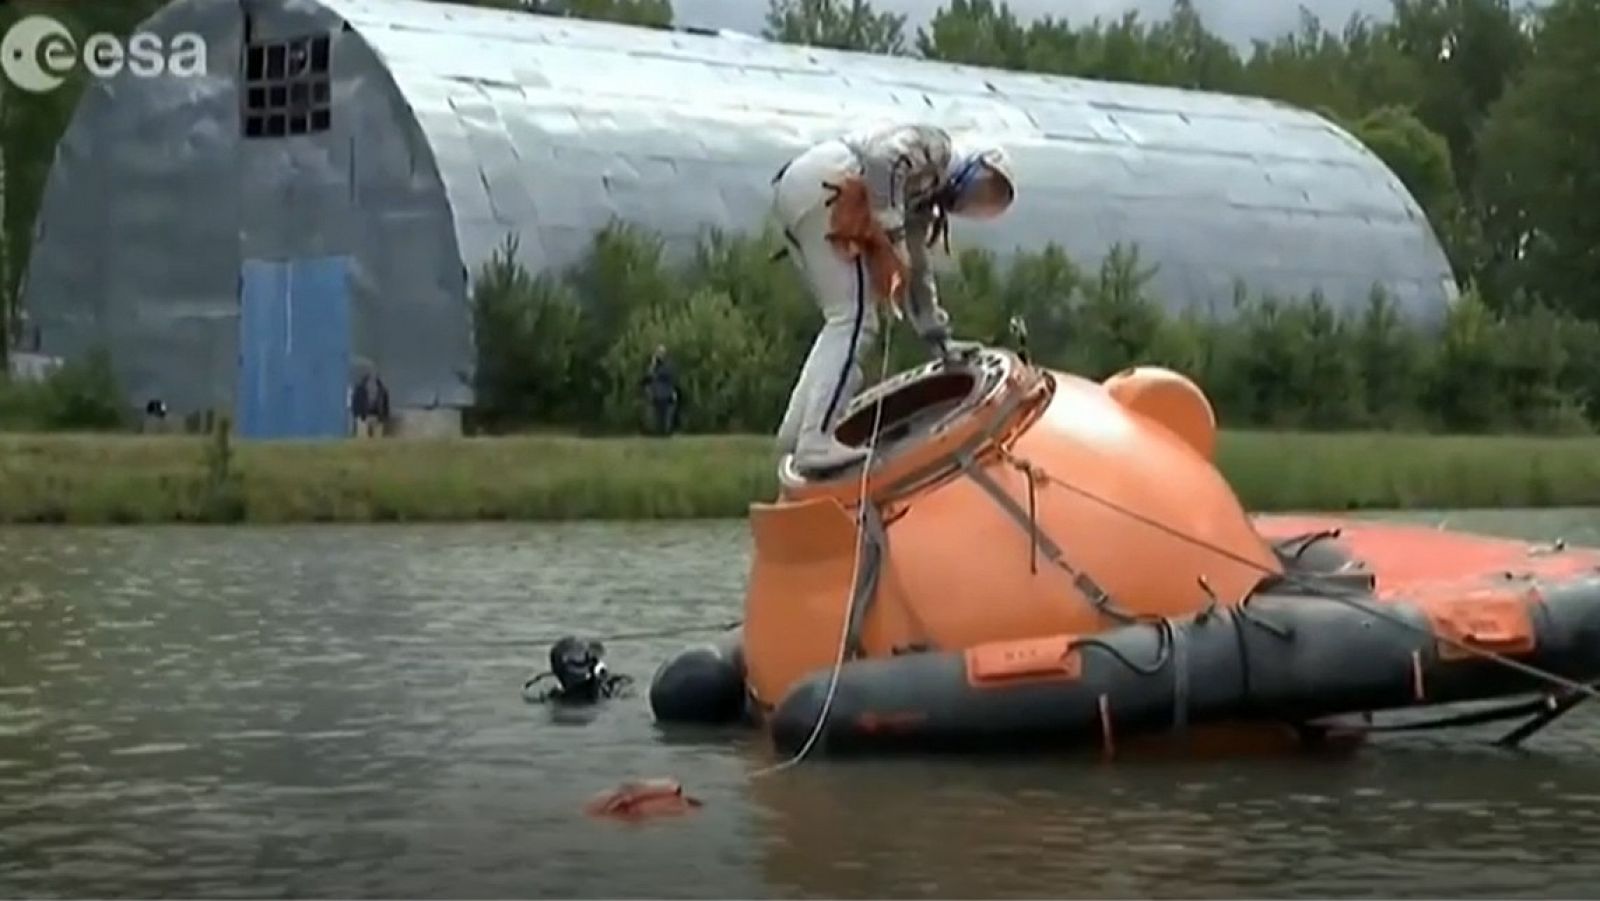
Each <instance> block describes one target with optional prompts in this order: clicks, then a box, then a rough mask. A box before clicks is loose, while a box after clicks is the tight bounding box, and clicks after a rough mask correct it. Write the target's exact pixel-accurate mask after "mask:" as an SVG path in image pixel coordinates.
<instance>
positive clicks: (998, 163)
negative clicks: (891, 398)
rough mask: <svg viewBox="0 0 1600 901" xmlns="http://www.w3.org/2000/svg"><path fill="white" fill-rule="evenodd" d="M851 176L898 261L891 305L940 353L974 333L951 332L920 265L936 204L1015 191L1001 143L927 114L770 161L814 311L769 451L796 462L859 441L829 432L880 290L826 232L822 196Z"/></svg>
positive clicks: (867, 339)
mask: <svg viewBox="0 0 1600 901" xmlns="http://www.w3.org/2000/svg"><path fill="white" fill-rule="evenodd" d="M853 177H854V178H859V179H860V180H861V181H862V182H864V183H865V185H866V194H867V197H868V198H869V200H870V206H871V218H872V221H873V222H874V223H875V224H876V226H877V227H878V228H879V229H881V230H882V235H883V236H885V237H886V238H887V243H888V245H889V246H891V247H892V248H893V251H894V255H895V257H897V258H898V260H899V264H900V266H902V267H903V268H904V281H903V295H904V298H905V302H904V303H903V304H900V305H898V309H901V310H903V311H904V313H905V315H906V317H907V318H908V319H909V320H910V321H911V324H912V326H913V328H915V330H916V332H917V334H918V335H919V336H921V337H922V339H923V340H924V341H927V342H928V343H929V345H930V346H931V348H932V350H933V351H934V352H935V353H937V354H938V355H939V356H941V357H944V358H946V359H948V358H950V357H953V356H958V355H961V354H965V353H969V352H971V351H972V350H974V349H975V348H976V345H973V344H970V343H967V342H953V341H951V337H950V328H949V316H948V314H947V313H946V312H945V310H944V308H943V307H942V306H941V305H940V303H939V297H938V288H937V285H936V283H935V281H934V275H933V271H932V269H931V267H930V266H929V265H928V252H929V248H930V245H931V244H932V243H933V241H934V239H935V238H936V237H938V231H939V227H940V226H941V225H942V224H943V217H944V216H945V215H959V216H971V217H976V218H990V217H993V216H998V215H1000V214H1001V213H1002V212H1004V211H1005V210H1006V209H1007V208H1009V207H1010V205H1011V202H1012V199H1013V198H1014V196H1015V185H1014V181H1013V178H1012V175H1011V171H1010V164H1009V161H1008V159H1007V157H1006V154H1005V152H1004V151H1003V150H1002V149H1000V148H999V147H997V146H994V145H993V144H988V143H984V142H981V141H977V140H972V141H964V140H960V139H953V138H952V137H951V135H950V134H949V133H948V132H946V131H945V130H943V129H941V128H937V127H934V126H929V125H896V126H891V127H887V128H882V129H878V130H874V131H870V132H862V133H858V134H853V135H849V136H845V137H842V138H836V139H832V140H828V141H823V142H822V143H819V144H816V145H814V146H813V147H811V148H810V149H809V150H807V151H805V152H804V153H802V154H800V155H799V156H798V157H796V158H794V159H793V160H791V161H790V162H789V163H788V164H787V165H786V166H784V167H783V169H781V170H780V171H779V172H778V175H777V177H776V178H775V179H774V180H773V207H774V211H775V213H776V215H777V218H778V221H779V223H780V224H781V225H782V227H783V229H784V235H785V238H786V239H787V242H788V250H789V254H790V256H792V257H794V258H795V262H796V264H797V265H798V266H799V267H800V270H801V272H802V273H803V274H804V276H805V279H806V282H807V284H808V287H809V288H810V290H811V294H812V296H813V298H814V299H815V300H816V303H817V306H818V307H819V308H820V309H821V311H822V316H823V325H822V329H821V331H819V332H818V334H817V338H816V341H815V342H814V343H813V344H812V347H811V353H810V355H809V356H807V358H806V362H805V365H804V366H803V367H802V368H801V370H800V375H799V378H798V380H797V381H796V383H795V386H794V390H793V393H792V394H791V395H790V398H789V406H788V409H787V411H785V413H784V417H783V423H782V425H781V426H779V428H778V449H779V453H780V454H789V453H792V454H794V457H795V460H794V463H795V466H796V467H797V468H798V469H801V470H808V469H809V470H820V469H832V468H838V467H840V466H843V465H846V464H849V463H852V462H855V461H856V460H858V459H860V458H861V457H862V456H864V455H865V453H866V451H865V449H864V448H857V447H851V446H849V445H846V444H844V443H843V442H841V441H839V440H838V439H837V438H835V437H834V435H833V429H834V427H835V426H836V425H837V424H838V422H837V420H838V416H839V413H840V411H842V410H843V409H844V408H845V406H846V405H847V404H849V402H850V400H851V398H853V397H854V396H855V394H856V392H857V391H859V390H860V388H861V383H862V381H863V378H864V374H863V372H862V366H861V362H862V359H863V355H864V354H865V352H866V349H867V348H868V347H870V346H871V344H872V342H873V341H874V340H875V339H876V337H877V335H878V328H879V320H878V310H877V307H878V305H879V304H880V303H884V302H886V301H889V300H890V298H886V297H884V296H883V292H882V291H881V290H880V289H875V288H874V279H873V277H872V273H871V271H870V266H869V265H868V262H867V259H866V258H865V257H864V256H863V255H860V254H851V253H848V252H845V251H843V250H841V249H839V248H838V247H837V246H836V245H835V243H834V242H832V241H830V240H829V238H830V235H833V234H834V229H835V227H836V223H835V220H834V218H833V215H832V213H833V210H832V209H831V207H832V203H831V201H832V199H834V198H836V197H837V196H838V195H839V186H840V185H841V184H843V183H844V182H845V181H846V180H848V179H851V178H853Z"/></svg>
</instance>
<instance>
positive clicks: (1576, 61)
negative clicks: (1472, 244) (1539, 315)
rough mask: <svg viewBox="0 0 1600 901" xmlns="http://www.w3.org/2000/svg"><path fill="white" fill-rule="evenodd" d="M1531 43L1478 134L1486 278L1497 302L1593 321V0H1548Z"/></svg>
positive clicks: (1598, 195) (1599, 231) (1597, 169)
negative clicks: (1527, 303)
mask: <svg viewBox="0 0 1600 901" xmlns="http://www.w3.org/2000/svg"><path fill="white" fill-rule="evenodd" d="M1533 49H1534V55H1533V58H1532V60H1531V61H1530V62H1529V64H1528V66H1527V67H1526V68H1525V69H1524V70H1523V71H1522V73H1521V74H1520V75H1519V76H1518V78H1517V80H1516V81H1515V82H1514V83H1513V84H1512V85H1511V87H1510V88H1509V89H1508V90H1507V91H1506V93H1505V96H1503V97H1502V98H1500V100H1499V101H1497V102H1496V103H1495V104H1494V105H1493V106H1492V107H1491V108H1490V112H1489V116H1488V119H1487V121H1486V122H1485V124H1484V127H1483V131H1482V135H1481V137H1480V138H1479V148H1478V150H1479V155H1480V159H1479V166H1478V172H1477V178H1476V192H1477V200H1478V203H1479V204H1480V211H1479V212H1480V215H1481V216H1482V220H1483V228H1484V239H1485V242H1486V244H1487V250H1488V260H1487V264H1488V275H1489V277H1490V278H1491V283H1492V286H1493V289H1494V292H1495V295H1496V296H1497V297H1499V298H1501V299H1502V300H1503V299H1505V298H1510V297H1514V296H1516V295H1519V294H1522V295H1528V296H1531V297H1532V298H1535V299H1541V300H1544V301H1545V302H1548V303H1551V304H1554V305H1557V306H1562V307H1565V308H1566V309H1568V310H1570V311H1571V312H1573V313H1576V314H1579V315H1582V316H1585V317H1586V318H1600V296H1597V294H1596V291H1595V286H1596V285H1600V250H1597V248H1600V166H1596V165H1595V148H1596V147H1600V92H1596V91H1595V90H1594V82H1595V81H1596V80H1597V79H1600V0H1555V2H1554V3H1553V4H1552V5H1551V6H1550V7H1549V8H1548V9H1547V10H1546V11H1545V13H1544V15H1543V17H1542V20H1541V21H1540V23H1539V24H1538V26H1537V28H1536V30H1535V33H1534V36H1533Z"/></svg>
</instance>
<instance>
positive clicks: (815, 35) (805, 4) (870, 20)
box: [764, 0, 906, 53]
mask: <svg viewBox="0 0 1600 901" xmlns="http://www.w3.org/2000/svg"><path fill="white" fill-rule="evenodd" d="M905 25H906V17H905V16H903V15H897V14H895V13H880V12H877V11H875V10H873V8H872V4H871V3H869V2H867V0H769V3H768V6H767V27H766V29H765V30H764V34H765V36H766V37H767V38H768V39H769V40H774V41H783V42H784V43H786V44H805V45H808V46H812V47H828V48H832V49H834V50H859V51H863V52H866V53H902V52H904V51H905Z"/></svg>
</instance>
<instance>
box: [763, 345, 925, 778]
mask: <svg viewBox="0 0 1600 901" xmlns="http://www.w3.org/2000/svg"><path fill="white" fill-rule="evenodd" d="M891 325H892V324H891V323H884V329H883V371H882V372H880V373H879V374H878V384H880V385H881V384H883V383H884V382H885V381H887V380H888V377H889V348H890V344H891V342H890V337H891V335H892V333H893V332H894V329H893V328H892V327H890V326H891ZM882 424H883V395H882V394H881V393H880V394H879V395H878V399H877V402H876V403H875V404H874V410H873V414H872V433H871V435H869V436H868V438H867V456H866V459H865V460H864V461H863V462H862V464H861V487H860V489H859V490H858V491H857V495H856V547H855V560H854V561H853V562H852V563H851V564H850V583H849V584H850V588H849V591H850V595H849V597H848V598H846V599H845V609H844V621H843V625H842V626H841V627H840V629H839V651H838V653H837V655H835V657H834V660H833V672H832V673H830V674H829V676H828V692H827V694H825V695H823V697H822V710H821V711H819V712H818V713H817V721H816V723H815V724H813V725H812V727H811V734H810V735H809V736H807V737H806V741H805V744H803V745H801V746H800V750H798V751H796V752H795V754H794V756H793V757H790V758H789V759H788V760H785V761H782V762H780V763H776V764H773V765H772V766H768V767H763V768H761V769H759V770H756V771H755V772H754V773H752V774H751V777H750V778H752V779H759V778H760V777H762V776H770V775H771V774H773V773H778V772H782V771H783V770H786V769H788V768H790V767H792V766H794V765H796V764H798V763H799V762H800V761H802V760H804V759H805V758H806V755H807V754H809V753H811V748H812V746H814V745H815V744H816V743H817V738H818V737H819V736H821V735H822V728H823V726H824V725H826V724H827V722H828V714H829V713H830V712H832V710H833V698H834V695H835V693H837V692H838V690H839V673H840V672H841V671H842V670H843V669H844V659H845V656H846V655H847V654H848V653H849V650H850V622H851V621H852V620H854V619H855V615H856V600H857V598H856V583H857V581H858V580H859V579H860V578H861V543H862V539H863V538H865V537H866V524H867V500H868V498H867V477H868V476H869V475H870V474H871V473H872V458H873V456H874V455H875V454H876V453H877V450H878V429H879V428H880V427H881V426H882Z"/></svg>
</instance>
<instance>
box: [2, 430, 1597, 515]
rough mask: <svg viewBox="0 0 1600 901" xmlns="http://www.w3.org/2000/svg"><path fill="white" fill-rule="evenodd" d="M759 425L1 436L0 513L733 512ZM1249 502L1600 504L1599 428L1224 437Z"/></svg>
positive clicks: (745, 495)
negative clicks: (663, 429)
mask: <svg viewBox="0 0 1600 901" xmlns="http://www.w3.org/2000/svg"><path fill="white" fill-rule="evenodd" d="M771 447H772V445H771V439H769V438H767V437H765V436H724V437H680V438H673V439H670V440H666V441H659V440H651V439H644V438H617V439H585V438H570V437H550V436H537V437H511V438H470V439H450V440H436V441H402V440H393V441H374V442H354V441H348V442H340V443H335V444H325V445H311V444H290V445H263V444H245V445H238V446H234V447H229V448H220V447H219V446H218V445H217V444H215V443H214V442H213V440H212V439H207V438H187V437H160V438H147V437H135V436H103V435H95V436H90V435H0V521H3V522H13V523H58V522H70V523H159V522H208V521H209V522H215V521H246V522H394V521H463V520H494V519H509V520H552V519H584V518H595V519H647V518H670V517H726V516H732V517H738V516H743V515H744V513H745V510H746V505H747V504H749V503H750V502H751V501H753V500H762V499H766V498H769V497H771V496H772V494H773V491H774V482H773V461H772V457H771ZM1220 463H1221V467H1222V470H1223V473H1224V474H1225V475H1226V476H1227V477H1228V478H1229V480H1230V481H1231V482H1232V483H1233V484H1234V486H1235V487H1236V488H1237V489H1238V491H1239V493H1240V495H1241V497H1242V498H1243V499H1244V501H1245V504H1246V505H1247V506H1248V507H1249V508H1251V509H1253V510H1259V511H1270V510H1311V509H1316V510H1346V509H1361V508H1366V509H1405V508H1435V509H1450V508H1455V509H1460V508H1469V507H1511V506H1569V505H1571V506H1582V505H1600V438H1535V437H1437V436H1424V435H1414V436H1413V435H1384V434H1310V433H1294V432H1230V433H1226V434H1225V435H1224V437H1223V440H1222V445H1221V451H1220Z"/></svg>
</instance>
